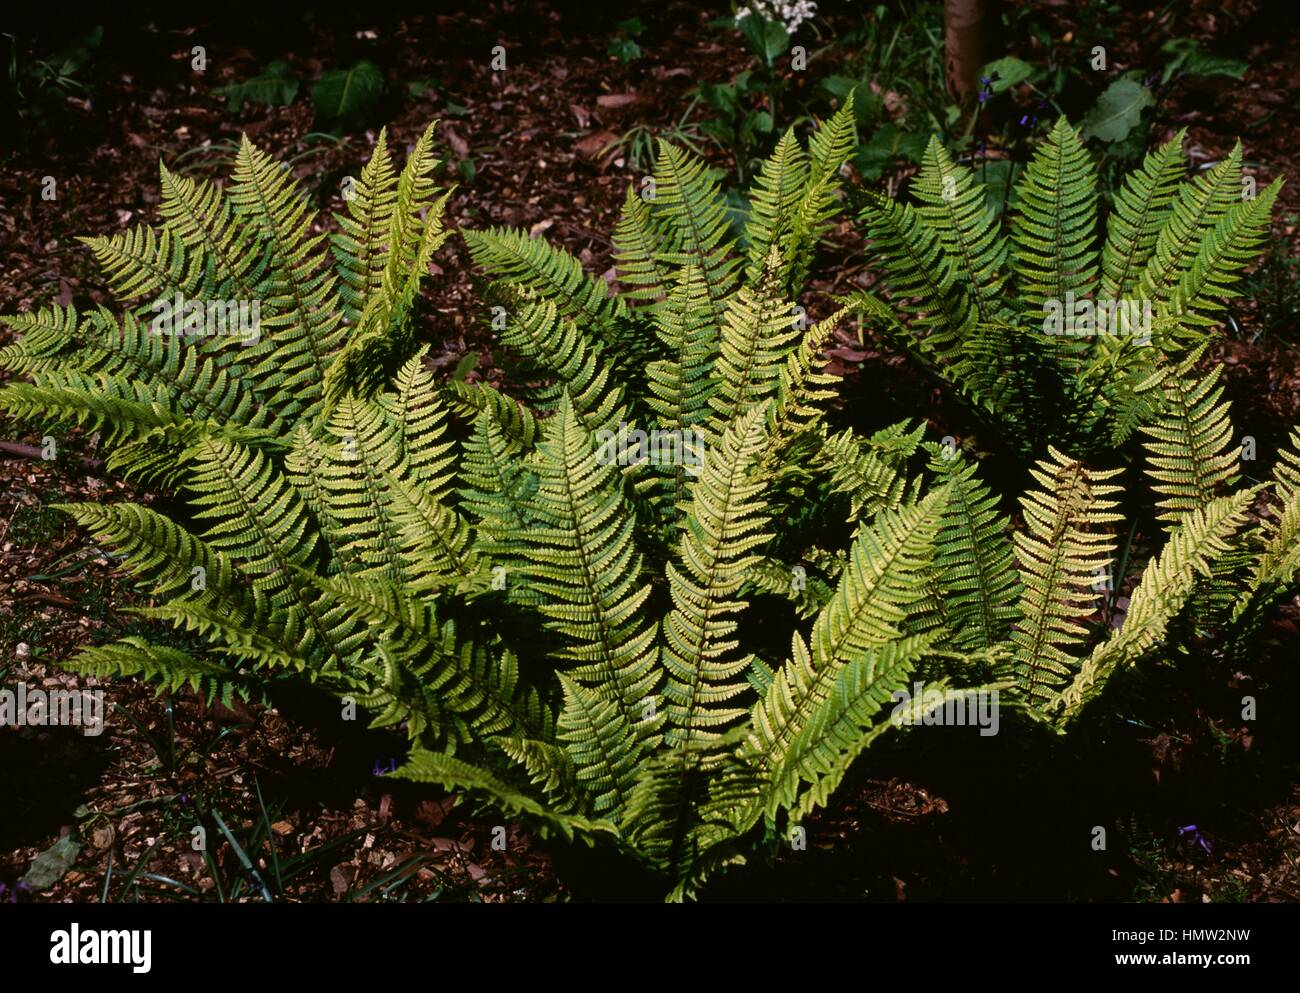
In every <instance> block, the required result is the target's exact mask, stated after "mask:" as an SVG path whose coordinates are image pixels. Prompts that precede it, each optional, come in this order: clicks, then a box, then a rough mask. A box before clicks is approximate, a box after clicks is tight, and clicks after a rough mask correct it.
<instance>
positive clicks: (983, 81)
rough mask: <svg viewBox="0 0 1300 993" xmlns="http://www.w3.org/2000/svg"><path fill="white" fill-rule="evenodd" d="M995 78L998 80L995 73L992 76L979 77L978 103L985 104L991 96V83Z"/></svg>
mask: <svg viewBox="0 0 1300 993" xmlns="http://www.w3.org/2000/svg"><path fill="white" fill-rule="evenodd" d="M997 78H998V74H997V73H996V72H995V73H994V74H993V75H992V76H981V77H980V92H979V99H980V103H985V102H986V101H987V100H988V98H989V97H991V96H993V82H994V80H996V79H997Z"/></svg>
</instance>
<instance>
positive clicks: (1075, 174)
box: [1011, 117, 1097, 325]
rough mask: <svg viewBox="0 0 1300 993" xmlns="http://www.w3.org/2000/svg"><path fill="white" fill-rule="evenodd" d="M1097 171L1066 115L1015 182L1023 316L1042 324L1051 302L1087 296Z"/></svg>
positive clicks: (1093, 265)
mask: <svg viewBox="0 0 1300 993" xmlns="http://www.w3.org/2000/svg"><path fill="white" fill-rule="evenodd" d="M1096 223H1097V173H1096V169H1095V168H1094V166H1093V163H1092V159H1091V157H1090V156H1089V155H1088V152H1087V151H1086V150H1085V149H1084V147H1083V142H1082V141H1080V140H1079V134H1078V132H1077V131H1075V130H1074V128H1072V127H1070V125H1069V124H1068V123H1066V120H1065V118H1064V117H1062V118H1059V119H1058V120H1057V122H1056V125H1055V126H1054V127H1053V128H1052V131H1051V133H1050V134H1049V135H1048V137H1047V140H1046V141H1045V142H1044V143H1043V144H1042V145H1040V146H1039V147H1038V148H1037V149H1035V151H1034V157H1033V159H1032V161H1031V162H1030V163H1029V165H1028V167H1027V168H1026V169H1025V173H1024V175H1023V176H1022V177H1021V179H1020V180H1019V181H1018V182H1017V183H1016V189H1015V211H1014V214H1013V218H1012V223H1011V238H1012V241H1013V242H1014V244H1015V266H1014V267H1013V272H1014V273H1015V278H1016V285H1017V288H1018V290H1019V298H1020V302H1021V306H1022V308H1023V310H1024V314H1023V319H1024V320H1025V321H1027V322H1029V323H1030V325H1037V324H1039V323H1040V322H1041V321H1042V319H1043V317H1044V313H1045V312H1044V309H1043V308H1044V306H1045V305H1046V303H1047V302H1048V301H1062V302H1063V301H1064V300H1065V299H1066V294H1067V293H1070V294H1073V295H1074V296H1075V297H1080V298H1082V297H1085V296H1087V295H1088V294H1089V293H1090V292H1091V290H1092V287H1093V283H1094V281H1095V279H1096V276H1097V250H1096V247H1095V245H1094V240H1095V237H1096Z"/></svg>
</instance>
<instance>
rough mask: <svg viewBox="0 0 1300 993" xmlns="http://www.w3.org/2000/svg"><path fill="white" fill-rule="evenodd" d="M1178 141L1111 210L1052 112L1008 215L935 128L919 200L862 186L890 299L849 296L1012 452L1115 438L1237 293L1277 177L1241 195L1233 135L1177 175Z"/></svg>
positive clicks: (1129, 182) (1139, 416) (1100, 443)
mask: <svg viewBox="0 0 1300 993" xmlns="http://www.w3.org/2000/svg"><path fill="white" fill-rule="evenodd" d="M1184 137H1185V135H1184V133H1183V132H1180V133H1179V134H1178V135H1177V136H1175V137H1174V138H1173V139H1171V140H1170V141H1168V142H1166V143H1165V144H1164V145H1162V146H1160V147H1159V148H1158V149H1156V150H1155V151H1153V152H1151V153H1150V154H1149V155H1148V156H1147V157H1146V159H1145V161H1144V163H1143V165H1142V167H1141V168H1140V169H1139V170H1137V171H1136V172H1134V173H1133V174H1131V175H1130V176H1129V177H1128V178H1127V179H1126V181H1125V182H1124V184H1123V186H1122V188H1121V189H1119V190H1118V192H1117V193H1116V195H1115V199H1114V203H1113V205H1111V207H1110V209H1109V211H1108V212H1106V213H1105V214H1104V217H1103V214H1102V212H1101V210H1100V203H1099V197H1098V194H1097V176H1096V168H1095V166H1094V164H1093V162H1092V160H1091V158H1090V156H1089V153H1088V152H1087V150H1086V149H1085V148H1084V147H1083V144H1082V142H1081V141H1080V139H1079V136H1078V133H1077V132H1076V131H1075V130H1074V129H1073V128H1071V127H1070V126H1069V125H1068V124H1067V123H1066V121H1065V119H1064V118H1062V119H1060V120H1058V121H1057V122H1056V125H1055V127H1054V128H1053V129H1052V131H1051V132H1050V134H1049V135H1048V136H1047V138H1046V139H1045V140H1044V142H1043V143H1042V145H1041V146H1040V147H1039V148H1038V149H1037V151H1036V152H1035V154H1034V157H1033V159H1032V161H1031V162H1030V163H1029V164H1028V166H1027V167H1026V168H1025V170H1024V172H1023V174H1022V175H1021V178H1020V179H1019V181H1018V182H1017V183H1016V185H1015V187H1014V189H1013V194H1012V197H1011V201H1010V202H1011V211H1010V218H1009V223H1007V224H1005V225H1004V224H1003V223H1002V222H1001V221H1000V220H999V219H998V218H997V217H995V216H994V214H993V213H992V211H991V210H990V208H989V200H988V197H987V195H986V190H985V188H984V187H983V185H982V184H981V183H980V182H979V180H978V178H977V174H976V173H975V172H974V171H973V170H972V169H970V168H968V167H965V166H962V165H959V164H957V163H955V162H954V161H953V160H952V158H951V157H950V156H949V155H948V153H947V151H946V150H945V149H944V148H943V146H942V145H941V144H940V143H939V141H938V140H937V139H932V140H931V142H930V145H929V147H928V149H927V150H926V153H925V157H924V161H923V163H922V166H921V169H920V171H919V172H918V173H917V175H916V177H915V178H914V179H913V181H912V187H911V191H912V195H913V197H914V199H915V203H914V204H913V203H899V202H894V201H892V200H889V199H886V198H884V197H880V196H877V195H874V194H867V195H866V196H865V200H864V205H863V209H862V211H861V217H862V220H863V222H864V225H865V228H866V232H867V234H868V236H869V238H870V240H871V242H872V244H873V246H874V253H875V255H876V257H877V258H878V259H879V261H880V263H881V265H882V266H883V268H884V271H885V281H886V284H887V286H888V288H889V291H890V293H889V296H890V301H891V304H892V306H888V305H886V304H885V303H884V302H883V301H882V300H880V299H879V298H877V297H874V296H870V295H863V296H861V297H860V298H859V300H858V306H859V307H860V308H861V309H862V310H863V311H864V312H865V313H866V314H868V315H869V316H870V317H871V318H872V319H873V321H874V322H875V323H876V324H877V326H878V327H879V328H880V329H881V330H882V332H883V333H885V334H886V335H887V336H888V337H889V338H890V339H891V340H892V341H894V342H895V343H896V344H897V345H898V346H899V347H901V348H903V349H904V350H906V351H907V352H908V353H909V354H910V355H912V356H913V357H914V358H915V359H916V360H917V361H918V362H920V363H921V364H922V365H923V366H924V367H926V368H927V369H929V370H930V371H931V372H932V373H933V374H934V375H936V376H937V377H939V378H940V379H942V380H943V381H945V382H947V383H948V384H949V385H950V386H951V387H952V388H953V389H954V390H955V391H956V392H957V393H958V394H959V395H960V396H961V397H962V398H963V399H964V400H965V401H966V402H967V403H968V404H969V407H970V409H971V411H972V413H973V414H974V415H975V416H976V417H977V419H978V420H979V422H980V423H981V424H982V425H983V427H984V429H985V431H986V433H987V435H988V436H990V437H992V438H1001V439H1004V440H1005V441H1006V442H1007V444H1008V446H1009V447H1010V448H1012V449H1014V450H1016V451H1018V452H1020V453H1021V454H1022V455H1030V454H1033V453H1035V452H1041V450H1042V445H1043V443H1044V442H1051V443H1054V444H1056V445H1058V446H1060V447H1062V448H1068V449H1071V450H1075V451H1079V452H1081V453H1084V454H1099V453H1100V452H1102V451H1104V450H1106V449H1108V448H1110V447H1113V446H1118V445H1121V444H1123V443H1124V442H1125V441H1127V440H1128V439H1129V438H1130V437H1131V436H1132V435H1133V433H1134V432H1135V430H1136V429H1137V427H1138V425H1139V424H1141V423H1142V422H1143V421H1144V419H1147V418H1149V417H1150V415H1151V410H1150V406H1149V404H1148V403H1147V402H1146V400H1147V399H1148V397H1147V395H1145V394H1144V392H1143V391H1142V390H1141V389H1140V386H1141V385H1142V384H1144V383H1145V382H1146V381H1147V380H1149V379H1150V378H1151V377H1153V376H1157V375H1159V374H1160V373H1161V372H1162V371H1164V370H1168V369H1170V368H1172V367H1173V366H1175V365H1177V364H1178V363H1179V362H1182V361H1184V360H1185V359H1186V357H1187V355H1188V354H1189V353H1190V352H1191V351H1192V350H1193V349H1195V348H1196V347H1197V346H1198V345H1199V344H1202V343H1204V342H1205V341H1207V340H1208V335H1210V334H1211V333H1212V332H1213V329H1214V327H1215V325H1216V323H1217V319H1218V318H1219V317H1220V315H1221V314H1222V312H1223V310H1224V309H1225V303H1224V301H1225V300H1228V299H1230V298H1232V297H1233V296H1235V295H1236V290H1235V289H1234V284H1236V282H1237V281H1238V280H1239V279H1240V276H1241V270H1242V269H1243V268H1244V267H1245V266H1246V265H1247V264H1248V263H1249V262H1250V261H1251V260H1252V259H1254V258H1255V257H1256V255H1257V254H1258V252H1259V250H1260V247H1261V245H1262V243H1263V240H1264V237H1265V235H1266V233H1267V231H1268V224H1269V218H1270V212H1271V210H1272V208H1273V204H1274V203H1275V201H1276V199H1277V194H1278V191H1279V189H1280V188H1281V185H1282V180H1281V179H1280V178H1279V179H1277V180H1275V181H1274V182H1272V183H1270V184H1269V185H1268V186H1267V187H1266V188H1265V189H1263V190H1261V191H1259V193H1258V195H1257V196H1250V197H1249V198H1248V197H1247V192H1246V191H1247V190H1253V186H1249V187H1248V186H1245V185H1243V174H1242V160H1241V145H1240V143H1238V144H1237V146H1236V147H1235V148H1234V149H1233V150H1232V152H1231V154H1230V155H1229V156H1228V157H1227V158H1226V159H1224V160H1223V161H1221V162H1220V163H1218V164H1217V165H1216V166H1214V167H1213V168H1212V169H1209V170H1207V171H1205V172H1204V173H1202V174H1201V175H1199V176H1198V177H1197V178H1196V179H1194V180H1192V181H1190V182H1189V181H1185V180H1184V179H1183V174H1184V171H1185V168H1186V166H1185V162H1184V159H1183V156H1182V153H1181V148H1182V143H1183V140H1184Z"/></svg>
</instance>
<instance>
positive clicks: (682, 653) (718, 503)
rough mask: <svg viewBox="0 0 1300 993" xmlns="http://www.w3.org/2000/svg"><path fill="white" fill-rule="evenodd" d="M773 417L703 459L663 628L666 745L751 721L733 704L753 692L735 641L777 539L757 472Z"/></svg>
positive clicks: (737, 425)
mask: <svg viewBox="0 0 1300 993" xmlns="http://www.w3.org/2000/svg"><path fill="white" fill-rule="evenodd" d="M765 415H766V408H765V407H756V408H754V409H753V410H751V411H750V412H749V413H748V414H746V415H745V416H743V417H741V418H739V419H737V420H736V421H735V422H734V423H732V424H731V425H729V426H728V427H727V430H726V431H724V432H723V434H722V437H721V439H720V440H719V442H718V443H717V444H716V445H715V446H713V447H712V448H711V449H710V450H709V452H708V454H707V455H706V456H705V459H704V465H703V468H702V470H701V472H700V475H699V477H698V478H697V479H696V480H695V482H694V484H693V486H692V487H691V502H690V504H689V505H688V507H687V512H686V515H685V520H684V521H683V523H682V529H683V533H682V539H681V544H680V547H679V552H678V555H679V559H680V565H679V564H678V563H677V562H671V561H670V562H669V563H668V567H667V573H668V589H669V592H670V593H671V595H672V600H673V609H672V610H671V611H670V612H669V613H668V616H667V617H666V618H665V619H664V625H663V632H664V634H663V652H662V656H661V661H662V666H663V669H664V671H665V673H666V675H667V679H666V682H665V684H664V696H665V697H667V701H668V703H667V707H666V709H667V712H668V720H669V723H670V725H671V728H672V729H671V730H670V731H669V733H668V736H667V737H668V740H669V741H670V742H672V743H674V744H677V743H680V742H705V741H710V740H717V739H718V738H719V736H720V735H719V732H720V731H721V730H723V729H725V728H726V727H727V726H728V725H729V724H731V723H733V722H734V721H735V720H736V719H737V718H739V717H740V716H741V715H742V714H743V713H744V712H745V711H744V708H743V707H737V706H736V705H735V703H734V702H729V701H734V700H735V698H736V697H737V696H739V695H740V694H741V693H743V692H744V690H745V682H744V680H743V678H738V677H740V676H741V675H742V673H744V671H745V669H746V668H747V667H748V660H747V659H746V658H744V657H743V656H739V655H737V653H736V648H737V642H736V641H735V639H734V638H732V635H733V634H734V633H735V631H736V629H737V627H738V624H739V622H738V620H737V619H736V618H737V615H738V614H740V612H741V610H742V609H743V606H744V605H743V603H742V602H740V601H739V600H737V598H736V594H737V592H738V591H739V590H740V587H741V586H742V585H743V584H744V582H745V579H746V573H747V572H748V571H749V570H750V569H751V568H752V567H753V566H754V564H755V563H756V562H757V561H758V560H759V555H758V554H757V552H756V551H755V549H757V548H759V547H761V546H762V545H764V544H765V543H766V542H767V541H769V540H770V539H771V537H772V535H771V534H769V533H766V532H765V531H764V530H763V529H764V528H765V527H766V526H767V524H768V518H767V517H766V516H765V515H764V513H763V510H764V504H763V501H762V499H761V497H760V494H761V493H762V490H763V488H764V483H763V480H762V479H761V478H754V477H753V475H752V470H753V468H754V465H755V463H756V461H757V460H758V459H759V457H760V456H761V454H762V451H763V447H764V444H765V442H766V432H765V431H764V418H765Z"/></svg>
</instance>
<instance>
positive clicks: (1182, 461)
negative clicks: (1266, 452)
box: [1138, 345, 1239, 528]
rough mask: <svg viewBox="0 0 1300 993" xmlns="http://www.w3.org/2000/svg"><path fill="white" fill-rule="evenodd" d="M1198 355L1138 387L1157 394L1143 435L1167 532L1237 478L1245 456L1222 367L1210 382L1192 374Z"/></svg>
mask: <svg viewBox="0 0 1300 993" xmlns="http://www.w3.org/2000/svg"><path fill="white" fill-rule="evenodd" d="M1204 351H1205V346H1204V345H1202V346H1201V347H1199V348H1197V349H1195V350H1194V351H1193V352H1192V353H1191V354H1190V355H1189V356H1188V357H1187V358H1186V359H1184V360H1183V361H1182V362H1179V363H1177V364H1176V365H1172V366H1168V367H1165V368H1162V369H1160V370H1159V371H1158V372H1157V373H1156V374H1155V375H1153V376H1152V377H1151V378H1149V379H1148V380H1147V381H1146V382H1145V383H1143V384H1141V385H1140V386H1139V387H1138V392H1139V393H1147V392H1153V393H1157V395H1158V396H1159V400H1158V401H1157V403H1158V406H1157V407H1156V416H1155V419H1154V420H1153V421H1152V422H1151V423H1150V424H1146V425H1143V426H1142V428H1141V430H1142V432H1143V434H1145V435H1146V436H1147V438H1148V439H1149V440H1147V441H1146V442H1145V448H1146V450H1147V470H1146V471H1147V475H1148V476H1150V477H1151V479H1152V480H1153V482H1152V486H1151V488H1152V489H1153V490H1154V491H1155V492H1156V493H1157V494H1158V496H1159V498H1158V499H1157V500H1156V506H1157V507H1158V508H1159V512H1158V516H1159V518H1160V519H1161V520H1162V521H1164V522H1165V524H1166V527H1167V528H1172V527H1173V526H1174V525H1175V524H1176V523H1177V522H1178V521H1179V519H1180V518H1181V517H1182V516H1183V515H1184V514H1187V513H1190V512H1191V511H1193V510H1196V509H1199V508H1202V507H1204V506H1205V505H1206V504H1208V503H1209V501H1210V500H1212V499H1213V498H1214V497H1216V496H1218V495H1219V493H1220V491H1221V490H1222V489H1223V488H1224V487H1226V486H1228V485H1230V484H1231V483H1232V482H1233V480H1235V479H1236V478H1237V475H1238V474H1237V471H1236V467H1237V462H1238V456H1239V452H1238V451H1237V450H1236V449H1235V448H1233V447H1232V422H1231V421H1230V420H1229V419H1228V406H1229V405H1228V403H1227V402H1226V401H1224V400H1223V387H1222V386H1221V385H1219V378H1220V375H1221V374H1222V372H1223V367H1222V366H1215V367H1214V369H1212V370H1211V371H1210V372H1209V373H1208V374H1206V375H1205V376H1201V377H1197V376H1195V375H1194V374H1193V372H1192V370H1193V368H1194V367H1195V365H1196V363H1197V362H1198V361H1199V360H1200V358H1201V355H1202V354H1204Z"/></svg>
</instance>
